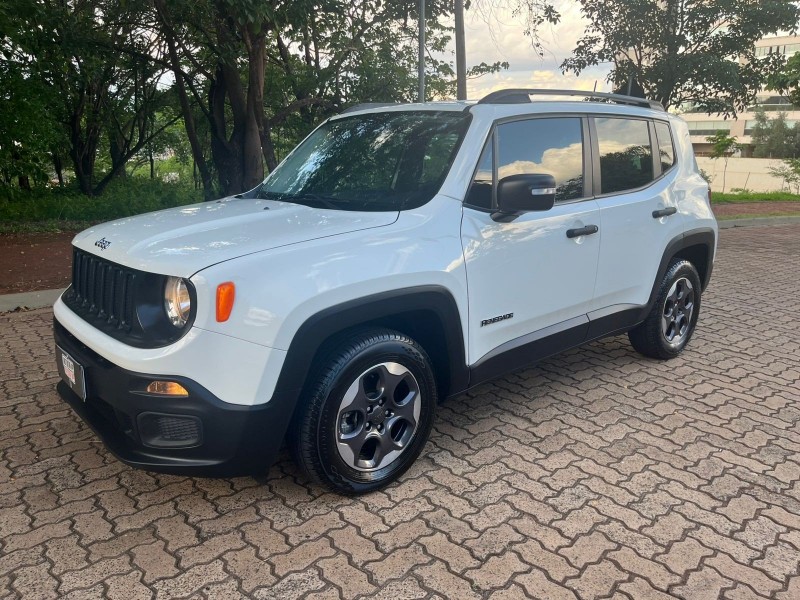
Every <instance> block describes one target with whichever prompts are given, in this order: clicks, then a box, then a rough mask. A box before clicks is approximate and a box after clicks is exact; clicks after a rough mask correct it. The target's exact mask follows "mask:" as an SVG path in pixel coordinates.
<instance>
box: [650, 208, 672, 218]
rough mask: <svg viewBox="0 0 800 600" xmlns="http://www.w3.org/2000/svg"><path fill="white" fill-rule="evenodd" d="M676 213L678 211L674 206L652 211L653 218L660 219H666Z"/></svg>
mask: <svg viewBox="0 0 800 600" xmlns="http://www.w3.org/2000/svg"><path fill="white" fill-rule="evenodd" d="M676 212H678V209H677V208H675V207H674V206H670V207H668V208H662V209H661V210H654V211H653V218H654V219H660V218H661V217H668V216H670V215H674V214H675V213H676Z"/></svg>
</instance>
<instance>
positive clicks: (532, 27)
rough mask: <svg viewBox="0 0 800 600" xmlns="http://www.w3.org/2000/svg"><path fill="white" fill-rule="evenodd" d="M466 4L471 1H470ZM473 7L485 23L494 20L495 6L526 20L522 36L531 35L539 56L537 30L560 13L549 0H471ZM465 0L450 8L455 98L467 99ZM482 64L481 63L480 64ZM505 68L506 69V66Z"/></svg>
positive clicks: (552, 22) (460, 0)
mask: <svg viewBox="0 0 800 600" xmlns="http://www.w3.org/2000/svg"><path fill="white" fill-rule="evenodd" d="M467 4H470V3H469V2H468V3H467ZM471 5H472V7H474V8H475V10H478V11H481V12H483V13H484V15H485V17H486V19H485V20H486V22H487V24H491V23H492V21H493V18H492V12H493V11H495V10H498V9H507V10H510V11H511V13H512V15H513V16H514V17H515V18H520V17H521V18H523V19H524V20H525V35H527V36H528V37H530V39H531V45H532V47H533V50H534V51H535V52H536V53H537V54H539V55H542V53H543V48H542V42H541V39H540V38H539V29H540V27H541V26H542V25H544V24H545V23H551V24H553V25H555V24H556V23H558V21H559V20H560V18H561V16H560V15H559V13H558V11H557V10H556V9H555V6H554V5H553V3H552V2H550V1H549V0H504V1H503V2H497V1H487V0H472V3H471ZM464 8H465V2H464V0H454V4H453V9H454V17H455V38H456V98H457V99H458V100H466V98H467V79H469V73H468V72H467V56H466V50H465V46H466V40H465V37H466V34H465V32H464ZM482 64H483V63H482ZM502 64H506V65H507V63H495V69H494V70H493V71H491V72H496V71H497V70H499V68H501V67H500V65H502ZM505 68H508V67H507V66H506V67H505Z"/></svg>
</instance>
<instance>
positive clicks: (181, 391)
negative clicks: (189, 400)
mask: <svg viewBox="0 0 800 600" xmlns="http://www.w3.org/2000/svg"><path fill="white" fill-rule="evenodd" d="M147 393H148V394H158V395H159V396H188V395H189V392H187V391H186V388H185V387H183V386H182V385H181V384H180V383H175V382H174V381H152V382H150V385H148V386H147Z"/></svg>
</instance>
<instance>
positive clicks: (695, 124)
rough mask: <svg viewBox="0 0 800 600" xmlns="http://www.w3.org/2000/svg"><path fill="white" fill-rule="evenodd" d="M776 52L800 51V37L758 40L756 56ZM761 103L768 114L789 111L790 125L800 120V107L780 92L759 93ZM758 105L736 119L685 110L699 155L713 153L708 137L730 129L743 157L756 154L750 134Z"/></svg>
mask: <svg viewBox="0 0 800 600" xmlns="http://www.w3.org/2000/svg"><path fill="white" fill-rule="evenodd" d="M773 52H778V53H780V54H783V55H785V56H786V57H787V58H788V57H790V56H792V55H794V54H795V53H797V52H800V36H780V37H770V38H764V39H762V40H759V41H758V42H756V56H766V55H767V54H771V53H773ZM757 102H758V106H761V107H762V108H763V109H764V110H766V111H767V113H768V114H769V113H775V112H777V111H780V110H784V111H786V121H787V124H788V125H789V126H790V127H791V126H792V125H794V124H795V123H797V122H800V106H792V105H791V104H790V103H789V101H788V100H786V99H785V98H782V97H780V96H779V95H778V94H777V93H776V92H772V91H769V90H764V92H762V93H760V94H758V97H757ZM754 108H755V106H751V107H749V108H748V109H747V110H746V111H745V112H743V113H740V114H739V115H737V118H735V119H724V118H723V117H722V116H719V115H708V114H706V113H703V112H693V111H692V110H691V109H688V110H687V111H686V112H684V113H682V114H681V117H682V118H683V119H684V120H685V121H686V122H687V123H688V124H689V131H690V133H691V140H692V146H694V151H695V154H697V155H698V156H708V155H710V154H711V144H709V143H708V142H707V141H706V137H708V136H710V135H714V134H715V133H716V132H717V131H720V130H722V131H726V132H729V133H730V135H732V136H734V137H735V138H736V139H737V140H738V142H739V143H740V144H742V145H743V146H744V147H743V148H742V156H752V152H753V148H752V145H750V146H748V145H749V144H751V141H752V139H751V137H750V134H751V133H752V129H753V125H755V118H756V117H755V114H754V113H753V109H754Z"/></svg>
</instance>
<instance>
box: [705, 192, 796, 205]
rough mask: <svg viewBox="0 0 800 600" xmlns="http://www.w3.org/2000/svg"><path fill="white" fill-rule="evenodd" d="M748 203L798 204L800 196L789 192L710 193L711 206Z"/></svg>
mask: <svg viewBox="0 0 800 600" xmlns="http://www.w3.org/2000/svg"><path fill="white" fill-rule="evenodd" d="M750 202H800V194H796V193H791V192H750V191H748V190H743V191H739V192H730V193H727V194H723V193H722V192H711V203H712V204H745V203H750Z"/></svg>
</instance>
